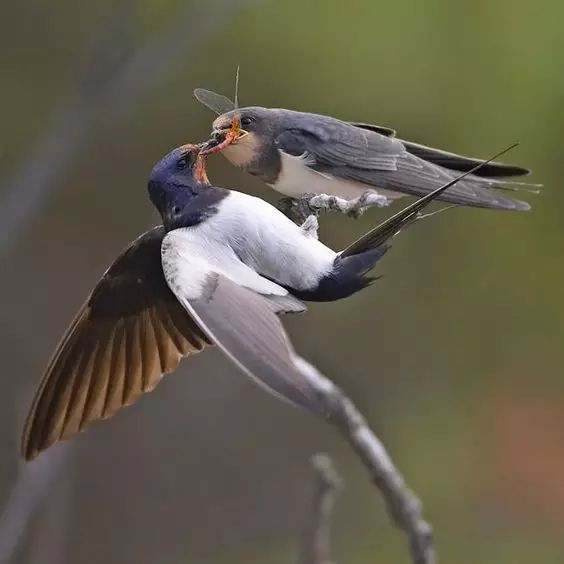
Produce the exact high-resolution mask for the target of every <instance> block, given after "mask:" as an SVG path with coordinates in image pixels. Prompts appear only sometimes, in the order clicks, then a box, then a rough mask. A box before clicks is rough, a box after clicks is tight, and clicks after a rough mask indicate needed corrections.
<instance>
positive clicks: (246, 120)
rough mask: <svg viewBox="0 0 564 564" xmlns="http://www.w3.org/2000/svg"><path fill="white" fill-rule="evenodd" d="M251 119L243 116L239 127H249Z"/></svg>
mask: <svg viewBox="0 0 564 564" xmlns="http://www.w3.org/2000/svg"><path fill="white" fill-rule="evenodd" d="M253 121H254V120H253V118H251V117H248V116H245V117H242V118H241V125H242V126H243V127H249V125H251V124H252V123H253Z"/></svg>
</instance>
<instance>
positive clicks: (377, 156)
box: [277, 116, 529, 210]
mask: <svg viewBox="0 0 564 564" xmlns="http://www.w3.org/2000/svg"><path fill="white" fill-rule="evenodd" d="M301 121H303V122H304V124H305V126H304V127H300V128H297V127H292V128H289V129H286V130H285V131H284V132H283V133H281V134H280V135H279V137H278V138H277V144H278V147H279V148H280V149H281V150H282V151H284V152H286V153H289V154H291V155H295V156H298V155H306V156H307V158H304V159H303V162H304V164H305V165H306V166H309V167H310V168H312V169H313V170H316V171H317V172H320V173H322V174H325V175H329V176H333V177H337V178H343V179H346V180H354V181H357V182H360V183H363V184H367V185H368V186H373V187H374V188H375V189H378V188H379V189H383V190H390V191H392V192H401V193H404V194H410V195H413V196H424V195H425V194H428V193H430V192H432V191H433V190H435V189H437V188H439V187H440V186H442V185H443V184H446V183H447V182H450V181H451V180H453V179H454V178H456V173H457V172H458V171H457V170H450V169H448V168H444V167H443V166H439V165H438V164H435V163H434V162H431V161H430V160H425V159H423V158H420V157H419V156H417V155H415V154H412V153H411V152H409V149H410V148H411V149H412V150H413V151H415V150H416V149H415V145H413V144H411V145H409V146H408V147H406V146H404V144H405V142H403V141H401V140H400V139H397V138H393V137H386V136H383V135H381V134H379V133H376V132H374V131H372V130H369V129H363V128H362V127H357V126H353V125H351V124H349V123H345V122H339V120H333V119H329V118H323V117H322V116H321V117H319V118H317V119H313V118H310V119H309V120H306V119H303V120H301ZM295 123H297V121H294V124H295ZM418 147H419V149H418V150H419V151H423V149H422V148H421V146H418ZM424 149H425V150H426V151H427V153H426V154H431V153H432V154H433V155H434V157H433V158H434V159H438V152H436V153H434V152H433V151H434V150H433V149H428V148H424ZM445 155H446V154H443V159H444V160H446V159H447V157H446V156H445ZM462 158H463V157H460V159H462ZM452 162H453V158H451V166H454V165H452ZM480 162H483V161H477V162H475V163H473V164H472V166H470V164H471V163H470V162H464V163H462V162H460V161H458V162H457V164H456V166H457V167H459V168H460V169H464V170H470V169H471V168H472V167H473V166H475V165H476V164H479V163H480ZM492 164H494V163H491V164H488V165H486V166H485V167H483V168H487V167H489V166H492ZM477 172H479V171H477ZM492 188H500V189H502V188H504V183H503V182H502V181H500V180H496V179H490V178H481V177H479V176H477V175H471V176H467V177H466V178H464V180H461V181H460V182H458V183H457V184H456V185H454V186H452V187H451V188H449V189H448V190H447V191H446V192H444V193H442V194H441V195H440V196H439V199H441V200H444V201H447V202H451V203H454V204H465V205H472V206H477V207H486V208H498V209H516V210H527V209H529V204H527V203H526V202H522V201H519V200H514V199H513V198H508V197H506V196H502V195H499V194H498V193H496V192H495V191H493V190H492Z"/></svg>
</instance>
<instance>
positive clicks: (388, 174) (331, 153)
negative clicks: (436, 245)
mask: <svg viewBox="0 0 564 564" xmlns="http://www.w3.org/2000/svg"><path fill="white" fill-rule="evenodd" d="M194 94H195V96H196V98H197V99H198V100H199V101H200V102H202V103H203V104H205V105H206V106H207V107H209V108H210V109H212V110H213V111H214V112H216V113H217V114H219V117H217V118H216V119H215V121H214V122H213V133H212V137H211V139H210V141H209V144H208V151H209V152H219V151H221V152H222V153H223V154H224V155H225V157H226V158H227V159H228V160H229V161H231V162H232V163H233V164H234V165H236V166H238V167H241V168H242V169H243V170H245V171H246V172H248V173H250V174H252V175H254V176H257V177H259V178H260V179H262V180H263V181H264V182H265V183H266V184H268V185H269V186H270V187H271V188H273V189H274V190H276V191H278V192H280V193H282V194H284V195H285V196H288V197H291V198H301V197H303V196H304V195H306V194H307V195H312V194H314V195H315V194H318V195H320V196H321V195H326V196H329V197H331V198H332V200H333V201H341V202H344V203H343V204H342V209H341V211H346V210H348V209H353V208H352V207H351V206H350V205H347V204H346V203H347V202H352V201H355V202H357V203H359V205H361V206H362V205H366V206H369V205H379V206H381V205H387V204H388V203H389V201H390V200H394V199H396V198H399V197H402V196H405V195H414V196H423V195H425V194H428V193H430V192H432V191H433V190H435V189H436V188H438V187H439V186H441V185H442V184H445V183H447V182H450V181H451V180H453V179H454V178H456V176H457V175H458V174H460V172H467V171H468V170H470V169H472V168H473V167H475V166H476V165H477V164H480V163H483V161H481V160H479V159H474V158H469V157H465V156H461V155H457V154H454V153H450V152H446V151H442V150H440V149H433V148H431V147H426V146H424V145H419V144H417V143H412V142H409V141H404V140H402V139H399V138H397V137H396V136H395V131H394V130H393V129H389V128H386V127H381V126H378V125H370V124H365V123H353V122H347V121H342V120H340V119H336V118H333V117H329V116H324V115H317V114H311V113H306V112H297V111H292V110H286V109H273V108H264V107H260V106H252V107H244V108H236V107H235V105H234V103H233V102H231V100H229V99H228V98H226V97H225V96H222V95H220V94H216V93H214V92H211V91H209V90H204V89H202V88H198V89H196V90H195V91H194ZM529 172H530V171H529V170H528V169H526V168H522V167H520V166H514V165H508V164H502V163H498V162H491V163H489V164H487V165H486V166H483V167H481V168H480V169H478V170H475V171H474V173H473V174H471V175H468V176H467V177H465V178H464V180H463V181H461V182H457V183H456V185H455V186H453V187H451V188H450V189H449V190H448V191H446V192H443V193H442V194H441V195H440V196H439V198H438V199H439V200H444V201H446V202H450V203H452V204H461V205H467V206H475V207H481V208H491V209H498V210H520V211H525V210H528V209H529V208H530V206H529V204H528V203H527V202H524V201H520V200H516V199H513V198H510V197H507V196H506V195H502V194H500V193H499V191H496V189H497V190H513V191H517V190H520V189H521V190H525V191H531V192H536V191H537V190H535V189H531V188H527V186H529V187H538V185H532V184H526V183H519V182H512V181H510V179H512V178H514V177H520V176H524V175H526V174H528V173H529ZM337 209H339V208H338V206H337Z"/></svg>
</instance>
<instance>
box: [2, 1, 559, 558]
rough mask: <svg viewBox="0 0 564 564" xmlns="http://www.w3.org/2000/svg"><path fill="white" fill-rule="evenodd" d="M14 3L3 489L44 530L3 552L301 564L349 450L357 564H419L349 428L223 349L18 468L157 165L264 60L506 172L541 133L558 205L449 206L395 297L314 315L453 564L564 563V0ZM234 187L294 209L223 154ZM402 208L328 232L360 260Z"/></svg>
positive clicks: (532, 159) (400, 265)
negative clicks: (61, 344) (315, 488)
mask: <svg viewBox="0 0 564 564" xmlns="http://www.w3.org/2000/svg"><path fill="white" fill-rule="evenodd" d="M1 8H2V10H1V12H2V16H1V17H0V29H1V33H0V53H1V54H2V56H1V57H0V76H1V77H2V80H1V83H2V87H1V88H0V122H1V123H2V138H1V142H0V252H1V254H2V258H1V261H2V266H3V268H2V276H1V278H0V285H1V289H2V305H1V311H2V323H1V326H0V332H1V335H0V343H1V344H0V347H1V357H2V361H3V371H2V374H3V376H2V390H3V391H2V394H0V423H1V424H0V457H1V464H0V500H1V501H2V503H3V504H8V505H9V504H11V505H10V507H11V508H12V509H13V508H14V507H16V514H18V515H19V517H17V518H16V517H10V518H9V519H6V518H5V519H4V520H3V521H2V525H3V527H4V529H3V533H2V534H0V536H1V537H2V538H3V543H4V547H6V546H8V547H9V550H8V552H12V549H13V552H12V556H11V557H7V554H1V555H0V558H6V560H5V561H6V562H16V563H28V562H30V563H33V564H35V563H41V564H51V563H61V564H65V563H69V564H71V563H72V564H98V563H100V562H104V563H106V564H122V563H124V562H127V563H130V562H131V563H133V562H135V563H136V564H149V563H156V562H158V563H163V564H169V563H170V564H180V563H199V564H211V563H213V564H227V563H229V564H237V563H241V564H242V563H245V564H248V563H251V562H252V563H255V562H256V563H261V564H283V563H288V562H293V561H295V559H296V554H297V550H298V540H299V535H300V532H301V530H302V528H303V525H304V524H305V521H306V517H307V514H308V509H309V506H310V498H311V491H312V483H311V477H312V475H311V469H310V466H309V462H308V459H309V457H310V456H311V455H312V454H313V453H315V452H317V451H326V452H329V453H330V454H331V455H332V457H333V458H334V460H335V462H336V464H337V466H338V468H339V469H340V471H341V473H342V475H343V477H344V479H345V480H346V489H345V491H344V492H343V494H342V495H341V497H340V499H339V503H338V507H337V514H336V516H335V526H334V545H335V556H336V559H338V561H339V562H342V563H343V564H361V563H368V562H386V563H387V562H398V563H402V562H407V561H408V557H407V551H406V548H405V544H404V539H403V537H402V535H401V534H400V533H398V532H397V531H396V530H395V529H393V528H392V527H391V526H390V524H389V522H388V520H387V517H386V515H385V512H384V508H383V505H382V502H381V500H380V497H379V495H378V493H377V492H376V491H375V490H374V489H373V488H372V486H371V485H370V484H369V483H368V480H367V477H366V475H365V473H364V469H363V468H362V467H361V466H360V465H359V463H358V461H357V460H356V458H355V457H354V455H353V454H352V453H351V452H350V451H349V449H348V447H347V445H345V444H344V443H343V442H342V441H341V439H340V438H339V437H337V436H336V434H335V433H334V431H333V429H331V428H329V427H328V426H326V425H325V424H324V423H323V422H320V421H317V420H315V419H314V418H312V417H310V416H308V415H307V414H304V413H300V412H299V411H297V410H294V409H291V408H289V407H287V406H285V405H282V404H279V403H277V402H276V401H275V400H273V399H272V398H271V397H269V396H267V395H265V394H264V393H263V392H262V391H261V390H259V389H257V388H255V387H254V386H253V385H252V384H251V383H249V382H247V381H246V380H245V378H244V377H243V376H241V375H240V374H239V373H238V372H237V371H236V370H235V369H234V368H233V367H232V366H231V365H229V364H228V362H227V361H225V360H224V359H223V358H222V357H221V355H220V354H219V353H217V352H215V351H207V352H205V353H204V354H202V355H200V356H198V357H196V358H194V359H192V360H190V361H189V362H185V363H184V364H183V365H182V366H181V368H180V369H179V370H178V371H177V372H176V373H175V374H173V375H171V376H168V377H167V378H165V379H164V380H163V382H162V384H161V385H160V386H159V387H158V388H157V390H156V391H155V392H154V393H153V394H151V395H149V396H147V397H143V398H142V399H141V400H140V401H139V402H138V403H137V404H136V405H135V406H134V407H132V408H130V409H127V410H124V411H123V412H120V413H119V415H118V416H116V417H115V419H113V420H112V421H110V422H106V423H103V424H99V425H96V426H95V427H94V428H93V429H92V430H91V431H89V432H88V433H87V434H85V435H84V436H81V437H80V438H79V439H78V440H74V441H72V442H70V443H68V444H67V445H66V446H63V447H60V446H59V447H55V448H53V449H52V450H50V451H49V452H48V453H47V454H45V455H44V456H43V457H41V458H40V459H39V460H38V461H37V462H36V463H34V464H32V465H31V466H28V467H26V468H24V467H23V466H21V465H20V464H19V462H18V441H19V435H20V431H21V427H22V422H23V418H24V415H25V411H26V409H27V406H28V403H29V401H30V399H31V396H32V393H33V390H34V388H35V386H36V384H37V382H38V379H39V378H40V376H41V373H42V370H43V368H44V366H45V364H46V361H47V359H48V357H49V355H50V353H51V351H52V349H53V348H54V346H55V345H56V343H57V341H58V339H59V336H60V335H61V334H62V332H63V330H64V329H65V327H66V325H67V323H68V322H69V320H70V319H71V318H72V316H73V315H74V312H75V310H76V309H77V308H78V306H79V305H80V304H81V302H82V301H83V299H84V297H85V296H86V295H87V293H88V292H89V290H90V289H91V288H92V286H93V284H94V283H95V282H96V280H97V279H98V277H99V276H100V275H101V273H102V272H103V271H104V270H105V268H106V266H107V265H108V264H109V263H110V262H111V261H112V260H113V258H114V257H115V256H116V254H117V253H118V251H119V250H120V249H121V248H122V247H124V245H126V244H127V242H128V241H130V240H131V239H132V238H134V237H135V236H136V235H137V234H139V233H140V232H142V231H143V230H145V229H146V228H148V227H149V226H151V225H152V224H154V223H156V222H157V217H156V214H155V213H154V211H153V210H152V208H151V206H150V203H149V201H148V198H147V195H146V179H147V176H148V173H149V171H150V169H151V166H152V164H153V163H154V162H155V161H156V160H157V159H158V158H159V157H160V156H161V155H162V154H164V153H165V152H166V151H168V150H169V149H170V148H171V147H173V146H176V145H179V144H181V143H185V142H188V141H199V140H201V139H203V138H205V137H206V135H207V134H208V132H209V130H210V123H211V119H212V117H213V116H212V114H211V113H210V112H209V110H207V109H206V108H204V107H202V106H200V105H199V104H198V103H197V102H196V101H195V100H194V99H193V98H192V90H193V89H194V88H195V87H197V86H203V87H206V88H210V89H213V90H216V91H219V92H222V93H225V94H227V95H229V96H231V95H232V92H233V83H234V73H235V68H236V66H237V65H240V66H241V84H240V99H241V102H242V103H243V104H260V105H265V106H283V107H290V108H294V109H302V110H308V111H315V112H319V113H327V114H331V115H335V116H338V117H341V118H345V119H350V120H358V121H366V122H373V123H378V124H381V125H386V126H390V127H394V128H396V129H397V130H398V131H399V132H400V134H401V136H403V137H406V138H408V139H412V140H415V141H418V142H421V143H426V144H430V145H434V146H438V147H444V148H448V149H450V150H454V151H459V152H462V153H468V154H472V155H477V156H482V157H487V156H489V155H490V154H492V153H494V152H496V151H498V150H499V149H501V148H503V147H504V146H506V145H508V144H510V143H512V142H514V141H520V142H521V146H520V147H519V148H518V149H517V150H515V151H513V152H512V154H511V155H510V156H508V157H507V160H509V161H515V162H518V163H520V164H524V165H526V166H530V167H531V168H533V169H534V171H535V174H534V175H533V176H532V177H531V180H532V181H536V182H543V183H544V184H545V188H544V190H543V192H542V195H540V196H531V197H530V198H528V199H529V201H530V202H531V203H532V204H533V209H532V211H531V212H529V213H515V214H511V213H496V212H491V211H484V210H476V209H462V208H459V209H455V210H451V211H449V212H448V213H444V214H440V215H439V216H437V217H436V218H434V219H433V220H430V221H428V222H425V223H422V224H420V225H418V226H416V227H415V228H413V229H412V230H409V231H408V232H406V233H404V234H403V235H402V236H401V237H400V238H398V239H397V240H396V242H395V243H394V246H393V250H392V251H391V252H390V253H389V254H388V255H387V256H386V258H385V259H384V260H383V261H382V262H381V263H380V264H379V265H378V273H380V274H383V275H384V277H383V278H382V280H380V281H379V282H378V283H377V284H375V285H374V286H373V287H372V288H371V289H369V290H368V291H365V292H363V293H361V294H360V295H357V296H355V297H352V298H350V299H348V300H345V301H342V302H339V303H335V304H313V305H311V307H310V310H309V312H308V313H307V314H306V315H303V316H300V317H299V318H291V319H288V320H287V321H286V326H287V327H288V329H289V331H290V333H291V336H292V338H293V340H294V342H295V343H296V345H297V348H298V350H299V351H300V352H301V353H302V354H304V356H306V357H307V358H309V359H310V360H312V361H313V362H315V363H317V364H318V366H319V367H320V368H321V369H323V370H324V371H325V373H326V374H327V375H329V376H330V377H331V378H333V379H334V380H335V381H336V382H338V384H339V385H340V386H342V387H343V388H344V389H345V390H346V391H347V392H348V393H349V394H350V395H351V396H352V398H354V399H355V400H356V401H357V403H358V404H359V406H360V407H361V409H362V410H363V411H364V413H365V414H366V415H367V417H368V419H369V421H370V423H371V424H372V426H373V427H374V428H375V430H376V431H377V433H378V434H379V436H380V437H381V438H382V440H383V441H384V442H385V444H386V445H387V447H388V448H389V450H390V452H391V454H392V456H393V458H394V459H395V461H396V462H397V464H398V465H399V467H400V468H401V469H402V471H403V473H404V474H405V476H406V479H407V480H408V482H409V483H410V485H411V486H412V487H413V488H414V489H415V490H416V491H417V493H418V494H419V496H420V497H421V499H422V500H423V502H424V507H425V515H426V516H427V517H428V519H429V520H430V521H431V522H432V523H433V525H434V527H435V533H436V542H437V548H438V551H439V554H440V556H441V561H442V562H456V563H458V564H471V563H472V564H474V563H476V562H487V563H495V564H502V563H510V564H520V563H523V564H530V563H531V562H539V563H540V562H542V563H544V564H557V563H560V562H563V561H564V540H563V539H564V346H563V337H564V291H563V282H562V281H563V278H564V258H563V256H564V224H563V221H562V217H563V210H564V189H563V187H562V178H561V168H562V155H561V142H560V141H561V138H562V134H563V133H564V110H563V106H564V73H563V72H562V69H563V68H564V33H563V32H562V18H563V17H564V8H563V7H562V4H561V2H556V1H555V0H540V1H537V2H526V1H524V0H523V1H521V0H518V1H515V0H512V1H510V0H477V1H475V2H470V3H469V2H466V3H464V4H461V3H456V2H450V1H447V0H432V1H427V2H420V1H417V0H397V1H394V2H374V1H372V0H365V1H359V0H350V1H348V2H341V1H333V0H324V1H323V2H303V1H298V0H284V1H278V2H275V1H262V2H260V1H256V0H255V1H250V0H247V1H245V0H224V1H220V0H215V1H210V2H195V1H194V2H187V1H186V0H136V1H131V2H116V1H115V0H111V1H110V0H98V1H96V2H91V1H86V0H74V1H72V2H71V1H69V0H60V1H58V2H48V1H47V0H21V1H19V2H13V1H9V0H4V1H3V2H2V4H1ZM209 172H210V176H211V178H212V179H213V180H214V181H215V182H216V183H217V184H220V185H224V186H230V187H233V188H236V189H240V190H243V191H248V192H250V193H252V194H256V195H259V196H261V197H264V198H267V199H268V200H270V201H274V200H275V198H276V196H275V194H274V193H272V192H270V191H269V190H268V189H267V188H266V187H264V186H262V185H261V184H260V183H259V182H257V181H256V180H254V179H252V178H250V177H247V176H245V175H244V174H243V173H241V172H239V171H237V170H235V169H234V168H232V167H231V166H230V165H229V164H228V163H227V162H226V161H224V160H223V158H221V157H217V158H215V159H213V160H212V161H211V162H210V171H209ZM400 205H401V204H400ZM397 206H398V204H396V205H395V208H394V209H397ZM387 213H389V211H385V210H384V211H379V210H371V211H370V212H369V213H366V214H365V215H364V217H363V218H362V219H361V220H359V221H352V220H349V219H346V218H342V217H334V216H330V217H326V218H324V219H323V221H322V236H323V238H324V239H325V240H326V241H327V242H328V243H329V244H330V245H332V246H334V247H342V246H344V245H345V244H347V243H348V242H350V241H351V240H352V239H354V238H355V237H356V236H358V235H359V234H360V233H362V232H363V231H365V230H366V229H367V228H369V227H370V226H371V225H373V224H375V223H376V222H378V221H379V220H381V219H382V218H383V217H384V216H385V215H386V214H387ZM45 484H47V485H46V486H45ZM14 500H16V502H17V500H21V503H22V504H23V506H20V505H18V503H16V502H15V501H14ZM35 501H37V504H36V506H35V507H34V508H33V511H29V512H30V513H31V518H30V519H29V520H27V519H26V518H25V517H24V518H23V519H22V518H21V517H22V514H23V515H25V514H26V512H27V509H26V508H28V509H30V508H31V507H32V506H34V504H35ZM26 504H30V505H29V507H28V506H27V505H26ZM18 519H19V521H18ZM24 522H25V527H24V526H20V524H24ZM18 523H20V524H18ZM10 526H11V527H12V529H13V530H9V531H8V532H6V527H8V528H10ZM6 539H7V540H6ZM2 561H4V560H2Z"/></svg>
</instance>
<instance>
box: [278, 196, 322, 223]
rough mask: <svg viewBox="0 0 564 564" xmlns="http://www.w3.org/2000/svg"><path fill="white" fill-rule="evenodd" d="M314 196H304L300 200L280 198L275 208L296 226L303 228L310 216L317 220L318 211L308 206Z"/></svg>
mask: <svg viewBox="0 0 564 564" xmlns="http://www.w3.org/2000/svg"><path fill="white" fill-rule="evenodd" d="M314 196H315V194H304V195H303V196H301V197H300V198H282V199H280V200H278V202H276V208H277V209H278V210H279V211H281V212H282V213H283V214H284V215H285V216H287V217H289V218H290V219H291V220H292V221H293V222H294V223H296V224H297V225H300V226H303V225H304V224H305V223H306V222H307V221H308V219H309V217H310V216H314V217H315V218H317V215H318V214H319V210H318V209H316V208H314V207H313V206H311V205H310V200H311V199H312V198H313V197H314Z"/></svg>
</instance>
